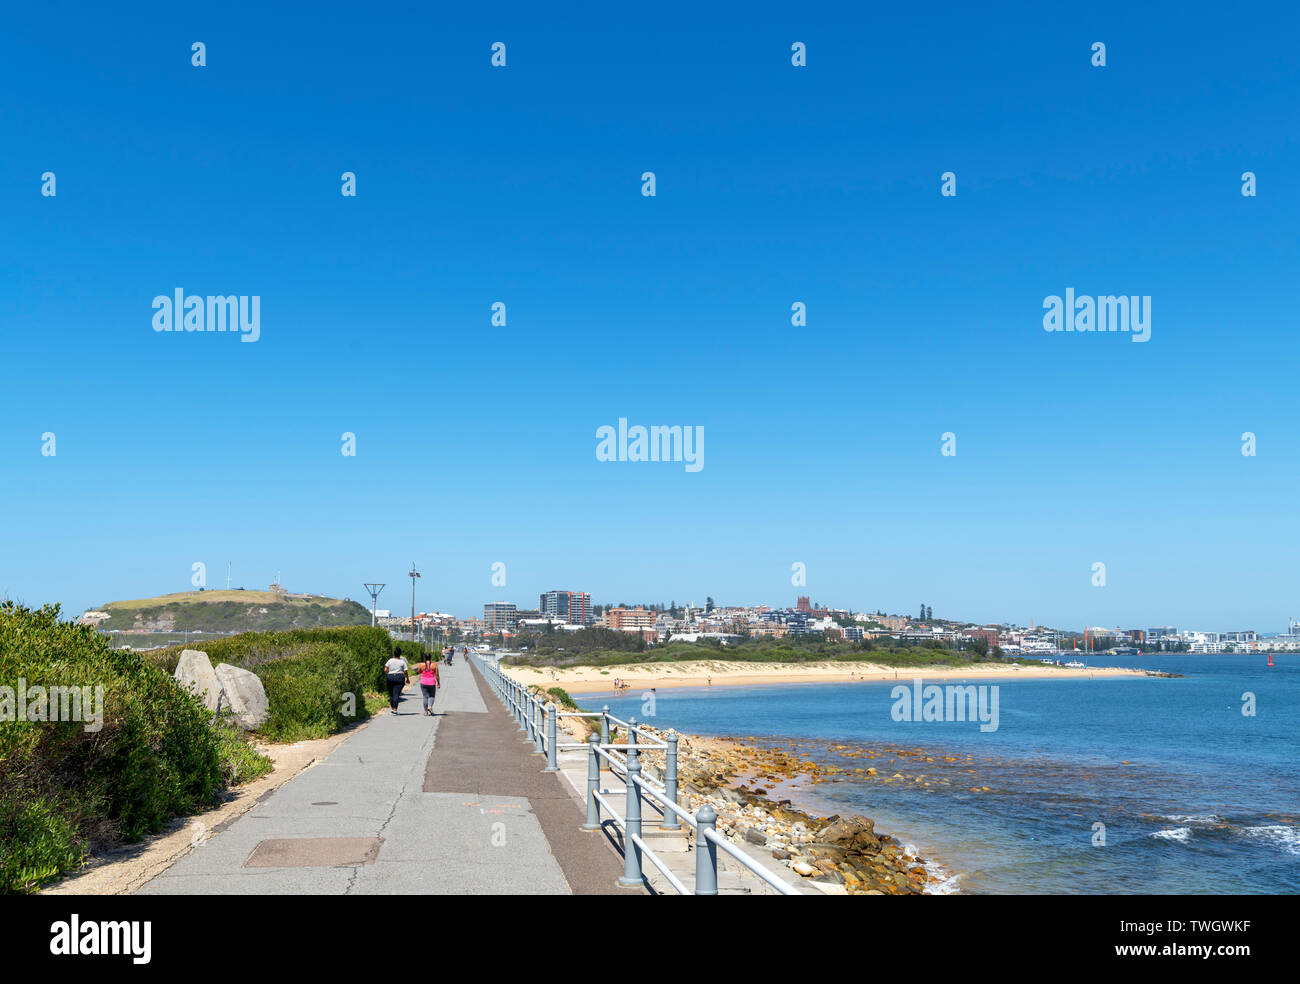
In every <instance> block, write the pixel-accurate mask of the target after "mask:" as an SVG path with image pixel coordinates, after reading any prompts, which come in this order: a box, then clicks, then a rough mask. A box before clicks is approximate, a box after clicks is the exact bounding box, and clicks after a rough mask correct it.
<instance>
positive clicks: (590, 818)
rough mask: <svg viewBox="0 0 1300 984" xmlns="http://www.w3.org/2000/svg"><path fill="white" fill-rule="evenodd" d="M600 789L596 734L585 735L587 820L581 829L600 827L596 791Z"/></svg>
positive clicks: (597, 828) (596, 828)
mask: <svg viewBox="0 0 1300 984" xmlns="http://www.w3.org/2000/svg"><path fill="white" fill-rule="evenodd" d="M599 791H600V756H599V755H597V754H596V736H595V735H588V736H587V822H586V823H584V824H583V825H582V829H583V830H599V829H600V804H599V803H597V802H596V793H597V792H599Z"/></svg>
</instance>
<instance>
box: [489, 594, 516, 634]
mask: <svg viewBox="0 0 1300 984" xmlns="http://www.w3.org/2000/svg"><path fill="white" fill-rule="evenodd" d="M483 622H484V623H485V624H486V626H487V629H486V631H488V632H501V631H502V630H504V631H506V632H513V631H514V630H515V629H516V628H517V627H518V625H519V609H518V608H516V607H515V606H514V605H512V604H511V603H510V602H507V601H491V602H488V603H487V604H486V605H484V606H483Z"/></svg>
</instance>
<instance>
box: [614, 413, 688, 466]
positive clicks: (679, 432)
mask: <svg viewBox="0 0 1300 984" xmlns="http://www.w3.org/2000/svg"><path fill="white" fill-rule="evenodd" d="M596 460H597V461H681V462H684V463H685V464H686V470H687V471H688V472H697V471H700V470H701V469H703V468H704V427H703V425H701V424H696V425H695V426H691V425H689V424H688V425H686V426H685V427H678V426H676V425H673V426H662V427H661V426H659V425H657V424H656V425H654V426H652V427H642V426H641V425H640V424H634V425H633V426H631V427H628V425H627V418H626V417H619V418H618V429H617V430H615V429H614V428H613V427H611V426H610V425H609V424H604V425H602V426H600V427H597V428H596Z"/></svg>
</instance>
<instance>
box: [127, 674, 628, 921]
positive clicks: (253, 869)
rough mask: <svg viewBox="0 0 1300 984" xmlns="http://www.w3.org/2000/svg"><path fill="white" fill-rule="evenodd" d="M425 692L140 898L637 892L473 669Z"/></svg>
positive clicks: (414, 687)
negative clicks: (427, 704) (622, 883)
mask: <svg viewBox="0 0 1300 984" xmlns="http://www.w3.org/2000/svg"><path fill="white" fill-rule="evenodd" d="M442 680H443V686H442V687H440V688H439V689H438V696H437V701H436V706H435V710H436V711H437V714H436V715H435V716H434V717H425V716H424V713H423V710H422V701H421V698H420V688H419V686H418V684H416V683H412V684H411V685H410V686H409V687H407V690H406V694H405V695H404V699H403V700H402V702H401V705H400V707H399V710H398V713H397V714H391V713H389V712H387V711H385V712H384V713H383V714H381V715H378V716H377V717H376V718H375V719H373V720H372V721H371V722H370V724H369V725H368V726H367V727H366V728H364V729H362V730H360V731H358V732H357V733H356V734H355V735H353V736H352V737H350V738H348V739H347V740H346V741H345V742H343V744H341V745H340V746H339V747H338V748H337V749H335V750H334V751H333V753H332V754H330V755H329V757H328V758H326V759H324V760H323V761H321V762H319V763H317V764H316V765H314V766H312V767H311V768H308V769H307V770H306V771H304V772H303V773H301V774H300V775H298V776H297V777H295V778H294V779H292V780H290V781H289V782H286V783H285V784H284V785H282V786H280V787H279V788H278V789H276V790H275V791H274V792H272V793H271V794H270V795H269V796H267V797H266V799H265V800H263V801H262V802H260V803H259V804H258V805H257V806H256V807H254V808H253V809H252V810H250V811H249V812H248V813H246V814H244V815H243V816H242V817H240V818H239V819H237V820H235V821H234V822H233V823H232V824H230V826H229V827H226V828H225V829H219V830H217V831H216V832H215V833H214V834H212V835H211V836H210V837H209V838H208V839H207V840H205V841H204V842H203V843H201V844H199V845H197V846H196V847H195V848H194V850H193V851H192V853H190V854H189V855H187V856H186V857H184V858H182V859H181V860H180V861H178V862H177V863H176V864H174V865H172V867H170V868H169V869H168V870H166V871H165V872H163V873H162V874H160V875H159V876H158V877H156V878H154V879H153V880H151V881H150V882H148V883H147V884H146V885H145V886H144V887H143V888H141V889H140V894H150V895H157V894H185V895H302V894H318V895H363V894H372V895H374V894H378V895H407V894H409V895H417V894H418V895H425V894H460V895H465V894H502V895H523V894H551V895H567V894H629V893H630V894H641V893H642V890H640V889H623V888H619V887H618V886H617V884H616V881H617V879H618V877H619V875H621V874H622V872H623V864H622V860H621V858H619V856H618V855H617V854H616V853H615V852H614V851H613V850H612V849H611V848H610V847H609V845H608V842H607V841H606V839H605V838H604V837H602V836H601V835H599V834H589V833H583V832H582V831H580V830H579V829H578V828H579V825H580V824H581V823H582V822H583V819H584V814H583V810H582V804H581V802H580V800H579V799H578V798H577V797H576V796H575V794H574V793H573V792H572V791H571V790H570V789H569V787H568V786H567V785H566V784H564V783H563V782H562V781H561V779H560V778H559V777H558V776H557V775H555V774H552V773H543V772H541V771H540V770H541V768H542V766H543V765H544V764H545V763H544V762H543V760H542V759H541V757H540V756H536V755H534V754H533V753H532V746H531V744H529V743H527V742H525V741H523V740H522V735H521V732H520V731H519V728H518V726H517V725H516V724H515V723H514V722H513V721H512V720H511V719H510V717H509V715H508V714H507V713H506V711H505V710H504V708H503V707H502V706H501V704H500V703H499V702H498V701H497V700H496V698H495V697H493V696H492V695H491V691H490V690H489V689H488V687H487V685H486V684H485V683H484V682H483V681H482V680H481V679H480V678H479V676H478V673H477V671H475V670H474V669H473V668H472V666H471V664H470V663H468V662H459V661H458V662H457V663H456V664H455V665H454V666H452V667H450V668H446V667H444V668H443V669H442Z"/></svg>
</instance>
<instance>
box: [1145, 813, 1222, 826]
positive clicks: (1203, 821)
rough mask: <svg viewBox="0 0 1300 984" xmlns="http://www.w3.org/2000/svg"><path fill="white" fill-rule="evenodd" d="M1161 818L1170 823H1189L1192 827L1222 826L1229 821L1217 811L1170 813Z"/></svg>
mask: <svg viewBox="0 0 1300 984" xmlns="http://www.w3.org/2000/svg"><path fill="white" fill-rule="evenodd" d="M1161 819H1162V820H1168V821H1169V822H1170V823H1181V824H1188V825H1190V826H1192V827H1221V826H1223V825H1224V824H1226V823H1227V822H1228V821H1227V820H1225V819H1224V818H1223V817H1221V816H1219V815H1218V814H1217V813H1187V814H1180V813H1170V814H1169V815H1168V816H1165V817H1162V818H1161Z"/></svg>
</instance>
